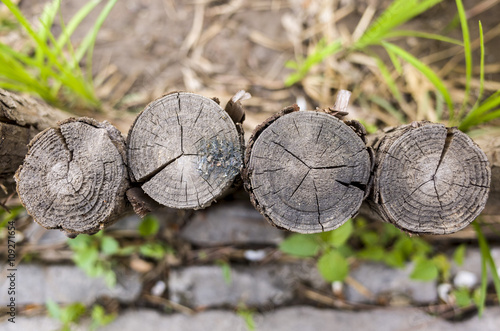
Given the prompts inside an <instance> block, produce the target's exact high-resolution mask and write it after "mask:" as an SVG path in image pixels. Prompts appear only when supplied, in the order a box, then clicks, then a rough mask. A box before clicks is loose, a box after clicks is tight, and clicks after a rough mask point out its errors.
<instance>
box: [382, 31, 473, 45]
mask: <svg viewBox="0 0 500 331" xmlns="http://www.w3.org/2000/svg"><path fill="white" fill-rule="evenodd" d="M396 37H417V38H425V39H432V40H439V41H444V42H446V43H450V44H455V45H458V46H463V43H462V42H461V41H460V40H458V39H454V38H449V37H445V36H442V35H439V34H435V33H427V32H421V31H412V30H396V31H391V32H388V33H387V34H386V36H385V38H396Z"/></svg>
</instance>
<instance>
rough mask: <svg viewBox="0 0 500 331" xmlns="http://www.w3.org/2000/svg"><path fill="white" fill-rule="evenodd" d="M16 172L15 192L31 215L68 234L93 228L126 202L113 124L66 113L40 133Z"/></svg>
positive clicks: (120, 210) (104, 223)
mask: <svg viewBox="0 0 500 331" xmlns="http://www.w3.org/2000/svg"><path fill="white" fill-rule="evenodd" d="M28 147H29V151H28V154H27V155H26V158H25V160H24V163H23V164H22V166H20V167H19V169H18V171H17V172H16V175H15V178H16V181H17V190H18V193H19V197H20V199H21V201H22V203H23V205H24V206H25V207H26V210H27V211H28V213H29V214H30V215H31V216H33V219H34V220H35V221H37V222H38V223H39V224H40V225H42V226H43V227H45V228H47V229H61V230H62V231H64V232H65V233H66V235H68V236H69V237H75V236H76V235H77V234H79V233H88V234H93V233H96V232H98V231H99V230H100V229H102V228H104V227H106V226H109V225H110V224H112V223H113V222H115V221H116V220H117V219H118V217H119V216H120V215H121V214H122V213H123V211H124V210H125V208H126V200H125V191H126V190H127V188H128V187H129V180H128V175H127V167H126V164H125V144H124V139H123V138H122V136H121V134H120V132H119V131H118V130H117V129H116V128H114V127H113V126H112V125H111V124H109V123H107V122H104V123H99V122H97V121H95V120H93V119H90V118H79V119H68V120H66V121H63V122H61V123H59V125H58V126H57V127H55V128H48V129H46V130H44V131H42V132H41V133H39V134H38V135H37V136H35V138H34V139H33V140H32V141H31V143H30V144H29V146H28Z"/></svg>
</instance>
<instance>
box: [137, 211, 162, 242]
mask: <svg viewBox="0 0 500 331" xmlns="http://www.w3.org/2000/svg"><path fill="white" fill-rule="evenodd" d="M159 229H160V223H159V222H158V219H156V217H154V216H152V215H147V216H146V217H144V218H143V219H142V221H141V223H140V224H139V227H138V230H139V234H140V235H141V236H143V237H149V236H154V235H155V234H157V233H158V230H159Z"/></svg>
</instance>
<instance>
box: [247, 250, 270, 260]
mask: <svg viewBox="0 0 500 331" xmlns="http://www.w3.org/2000/svg"><path fill="white" fill-rule="evenodd" d="M244 255H245V259H247V260H248V261H252V262H256V261H262V260H263V259H264V258H265V257H266V255H267V253H266V251H265V250H263V249H261V250H257V251H255V250H251V249H249V250H246V251H245V254H244Z"/></svg>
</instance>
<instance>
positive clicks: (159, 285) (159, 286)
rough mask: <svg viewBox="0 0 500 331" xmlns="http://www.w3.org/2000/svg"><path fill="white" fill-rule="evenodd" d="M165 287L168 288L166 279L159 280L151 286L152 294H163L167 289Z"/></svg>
mask: <svg viewBox="0 0 500 331" xmlns="http://www.w3.org/2000/svg"><path fill="white" fill-rule="evenodd" d="M165 288H167V285H166V284H165V282H164V281H162V280H159V281H157V282H156V284H155V285H154V286H153V287H152V288H151V294H152V295H154V296H157V297H159V296H161V295H162V294H163V292H164V291H165Z"/></svg>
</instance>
